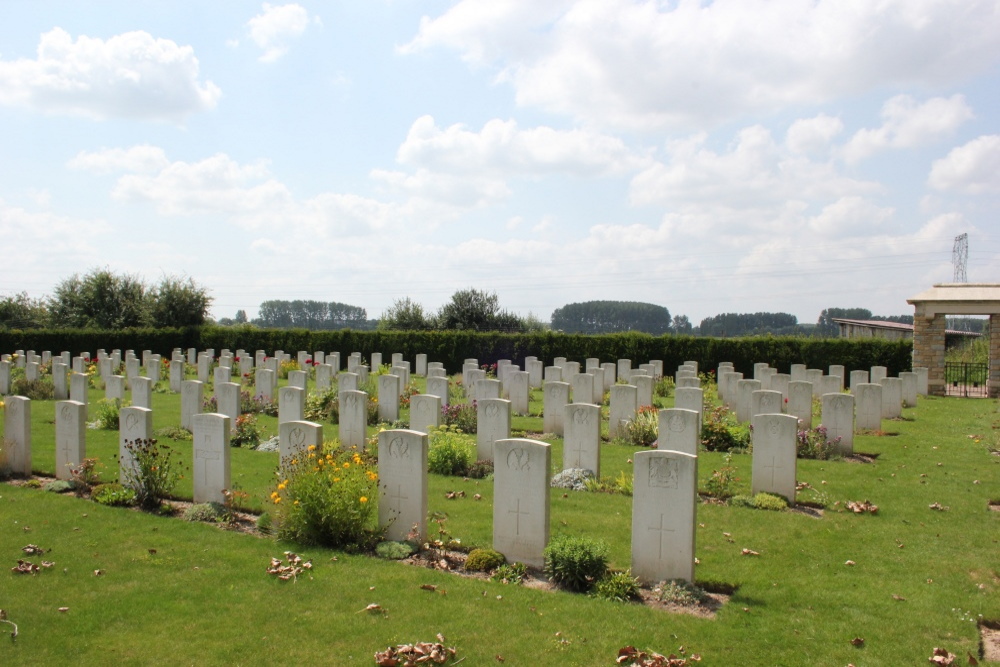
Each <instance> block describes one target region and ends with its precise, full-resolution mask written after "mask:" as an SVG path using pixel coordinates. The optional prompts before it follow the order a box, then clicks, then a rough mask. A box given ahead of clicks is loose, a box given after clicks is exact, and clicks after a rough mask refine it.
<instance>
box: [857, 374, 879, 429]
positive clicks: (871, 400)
mask: <svg viewBox="0 0 1000 667" xmlns="http://www.w3.org/2000/svg"><path fill="white" fill-rule="evenodd" d="M854 396H855V407H856V413H857V414H856V418H857V420H856V422H855V425H854V427H855V428H856V429H858V430H859V431H881V430H882V385H881V384H873V383H869V382H863V383H861V384H859V385H857V386H856V387H854Z"/></svg>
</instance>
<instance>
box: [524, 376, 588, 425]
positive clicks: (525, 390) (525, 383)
mask: <svg viewBox="0 0 1000 667" xmlns="http://www.w3.org/2000/svg"><path fill="white" fill-rule="evenodd" d="M591 386H593V382H591ZM530 391H531V387H530V386H529V382H528V373H527V372H526V371H517V370H509V371H507V394H508V396H510V408H511V410H512V411H513V413H514V414H516V415H526V414H528V397H529V395H530V393H529V392H530Z"/></svg>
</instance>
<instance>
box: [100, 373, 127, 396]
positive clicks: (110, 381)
mask: <svg viewBox="0 0 1000 667" xmlns="http://www.w3.org/2000/svg"><path fill="white" fill-rule="evenodd" d="M104 398H106V399H107V400H109V401H121V400H124V399H125V378H124V376H121V375H111V376H109V377H106V378H104Z"/></svg>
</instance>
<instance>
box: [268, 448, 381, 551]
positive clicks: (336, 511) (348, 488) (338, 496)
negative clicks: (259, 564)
mask: <svg viewBox="0 0 1000 667" xmlns="http://www.w3.org/2000/svg"><path fill="white" fill-rule="evenodd" d="M276 474H277V475H278V480H279V481H278V482H277V484H276V485H275V488H274V490H273V491H272V492H271V496H270V498H271V502H272V503H273V507H272V511H273V513H274V515H275V516H274V518H275V523H276V524H277V527H278V528H277V533H278V537H279V538H281V539H286V540H292V541H294V542H298V543H300V544H309V545H311V544H315V545H320V546H326V547H333V548H344V549H352V550H354V549H356V550H368V549H370V548H372V547H374V546H375V544H377V543H378V542H379V541H380V539H379V536H380V534H381V531H380V530H379V529H378V527H377V523H378V521H377V520H378V493H379V491H378V473H377V471H376V466H375V465H374V464H373V463H370V462H368V461H366V460H364V459H363V458H362V457H361V455H360V454H358V452H357V451H343V450H341V449H339V448H334V449H331V450H328V451H322V450H309V451H308V452H306V453H304V454H297V455H295V456H293V457H292V458H286V459H282V461H281V468H280V469H279V470H278V472H277V473H276Z"/></svg>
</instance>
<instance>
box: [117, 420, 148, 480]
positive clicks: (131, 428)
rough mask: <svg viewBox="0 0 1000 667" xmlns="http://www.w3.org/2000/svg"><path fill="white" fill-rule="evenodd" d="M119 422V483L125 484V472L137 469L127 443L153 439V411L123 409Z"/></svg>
mask: <svg viewBox="0 0 1000 667" xmlns="http://www.w3.org/2000/svg"><path fill="white" fill-rule="evenodd" d="M118 420H119V425H118V481H120V482H122V483H124V482H125V471H126V470H128V469H130V468H131V469H133V470H134V469H135V459H133V458H132V454H131V453H130V452H129V451H128V449H127V448H126V447H125V443H127V442H135V441H137V440H149V439H150V438H152V437H153V411H152V410H150V409H149V408H137V407H128V408H122V409H121V410H120V411H119V413H118Z"/></svg>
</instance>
